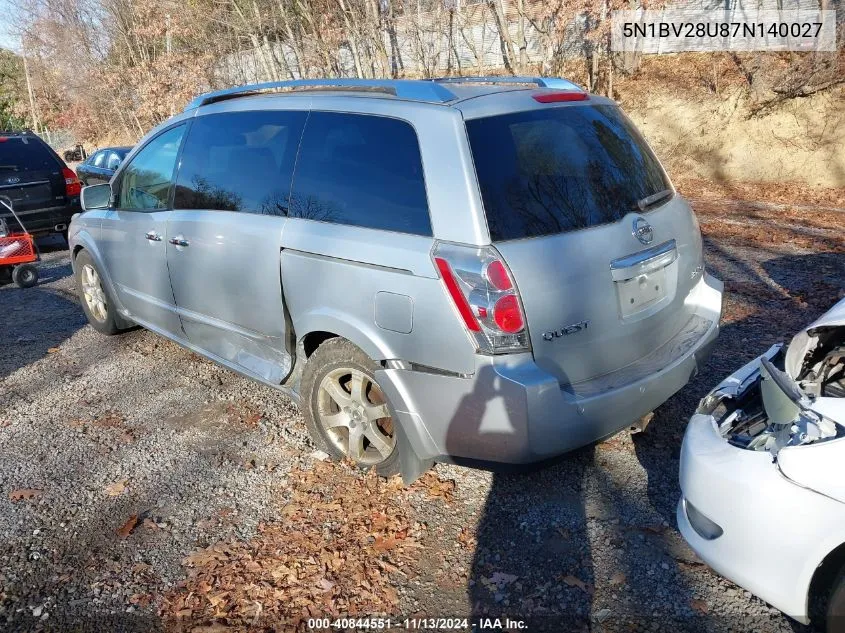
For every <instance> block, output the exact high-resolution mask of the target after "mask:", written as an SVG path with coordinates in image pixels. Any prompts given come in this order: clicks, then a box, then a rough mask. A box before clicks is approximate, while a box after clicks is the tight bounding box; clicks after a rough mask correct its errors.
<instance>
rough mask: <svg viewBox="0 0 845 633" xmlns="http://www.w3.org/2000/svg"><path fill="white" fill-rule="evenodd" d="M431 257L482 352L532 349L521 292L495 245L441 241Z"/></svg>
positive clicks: (497, 352)
mask: <svg viewBox="0 0 845 633" xmlns="http://www.w3.org/2000/svg"><path fill="white" fill-rule="evenodd" d="M432 257H433V258H434V263H435V265H436V267H437V270H438V271H439V272H440V277H441V279H442V280H443V285H444V286H445V287H446V291H447V292H448V293H449V297H450V298H451V300H452V304H453V305H454V306H455V310H456V311H457V313H458V316H460V318H461V320H462V321H463V323H464V325H465V326H466V329H467V331H468V332H469V334H470V336H471V337H472V338H473V340H474V341H475V343H476V346H477V348H478V351H479V352H481V353H482V354H504V353H509V352H524V351H527V350H528V349H529V345H528V332H527V331H526V329H525V314H524V313H523V311H522V304H521V302H520V300H519V292H518V291H517V288H516V284H514V280H513V276H512V275H511V273H510V271H509V270H508V269H507V266H505V263H504V261H502V258H501V256H500V255H499V253H497V252H496V250H495V249H494V248H493V247H491V246H485V247H481V248H478V247H473V246H458V245H457V244H445V243H438V244H437V245H436V246H435V247H434V251H433V253H432Z"/></svg>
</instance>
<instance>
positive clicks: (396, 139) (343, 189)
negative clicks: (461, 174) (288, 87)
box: [290, 112, 431, 235]
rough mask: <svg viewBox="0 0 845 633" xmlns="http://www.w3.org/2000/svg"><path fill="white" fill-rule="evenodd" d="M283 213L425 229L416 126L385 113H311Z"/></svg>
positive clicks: (428, 222) (421, 232)
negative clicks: (379, 114) (289, 200)
mask: <svg viewBox="0 0 845 633" xmlns="http://www.w3.org/2000/svg"><path fill="white" fill-rule="evenodd" d="M290 215H291V216H292V217H300V218H308V219H312V220H320V221H323V222H334V223H337V224H351V225H353V226H362V227H367V228H372V229H382V230H385V231H397V232H400V233H412V234H415V235H431V220H430V219H429V215H428V202H427V199H426V194H425V182H424V180H423V168H422V160H421V158H420V149H419V142H418V141H417V135H416V132H414V128H412V127H411V125H410V124H408V123H406V122H404V121H400V120H398V119H391V118H387V117H380V116H372V115H359V114H343V113H335V112H312V113H311V115H310V117H309V119H308V123H307V125H306V126H305V133H304V135H303V138H302V149H301V151H300V155H299V159H298V161H297V167H296V174H295V175H294V182H293V196H292V199H291V209H290Z"/></svg>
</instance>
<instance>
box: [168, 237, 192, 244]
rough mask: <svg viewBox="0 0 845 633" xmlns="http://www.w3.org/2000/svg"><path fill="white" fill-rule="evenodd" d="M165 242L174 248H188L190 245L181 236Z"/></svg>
mask: <svg viewBox="0 0 845 633" xmlns="http://www.w3.org/2000/svg"><path fill="white" fill-rule="evenodd" d="M167 241H168V242H170V243H171V244H173V245H174V246H190V245H191V243H190V242H189V241H188V240H186V239H185V238H184V237H183V236H181V235H177V236H176V237H171V238H170V239H169V240H167Z"/></svg>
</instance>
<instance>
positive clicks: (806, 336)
mask: <svg viewBox="0 0 845 633" xmlns="http://www.w3.org/2000/svg"><path fill="white" fill-rule="evenodd" d="M822 327H845V299H842V300H841V301H840V302H839V303H836V304H834V306H833V307H832V308H831V309H830V310H828V311H827V312H825V313H824V314H823V315H821V316H820V317H819V318H818V319H816V320H815V321H813V322H812V323H811V324H810V325H808V326H807V327H805V328H804V329H803V330H801V331H800V332H798V334H796V335H795V336H794V337H792V341H790V343H789V347H788V348H787V349H786V358H785V361H784V369H785V370H786V373H788V374H789V375H790V376H792V378H797V377H798V375H799V374H800V373H801V365H802V364H803V362H804V357H805V356H806V355H807V354H808V353H809V352H812V351H813V350H814V349H815V347H816V345H817V344H818V336H816V335H815V334H813V331H814V330H816V329H817V328H822Z"/></svg>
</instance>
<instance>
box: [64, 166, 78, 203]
mask: <svg viewBox="0 0 845 633" xmlns="http://www.w3.org/2000/svg"><path fill="white" fill-rule="evenodd" d="M62 177H63V178H64V179H65V195H66V196H78V195H79V194H80V193H81V192H82V183H81V182H79V178H77V177H76V174H74V173H73V170H72V169H69V168H67V167H62Z"/></svg>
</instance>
